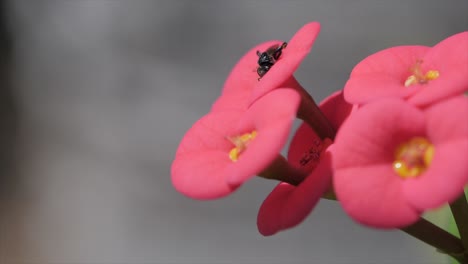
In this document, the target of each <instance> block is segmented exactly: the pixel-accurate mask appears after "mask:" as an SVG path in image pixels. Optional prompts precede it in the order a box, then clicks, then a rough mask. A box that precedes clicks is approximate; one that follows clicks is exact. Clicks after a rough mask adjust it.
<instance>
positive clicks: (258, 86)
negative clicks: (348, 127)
mask: <svg viewBox="0 0 468 264" xmlns="http://www.w3.org/2000/svg"><path fill="white" fill-rule="evenodd" d="M319 31H320V24H319V23H317V22H311V23H308V24H306V25H304V26H303V27H302V28H301V29H300V30H299V31H298V32H297V33H296V34H295V35H294V36H293V38H292V39H291V41H290V42H289V43H287V44H285V42H282V41H268V42H264V43H262V44H260V45H257V46H256V47H254V48H253V49H251V50H250V51H248V52H247V53H246V54H245V55H244V56H243V57H242V58H241V59H240V60H239V62H238V63H237V64H236V66H235V67H234V68H233V70H232V71H231V73H230V75H229V77H228V78H227V80H226V82H225V84H224V88H223V92H222V94H221V96H220V97H219V98H218V100H216V102H215V103H214V104H213V106H212V108H211V111H224V110H233V109H234V110H245V109H247V108H248V107H249V105H251V104H252V103H253V102H255V101H256V100H257V99H259V98H261V97H262V96H264V95H265V94H267V93H268V92H270V91H272V90H274V89H276V88H278V87H285V88H292V89H295V90H296V91H297V92H298V93H299V94H300V95H301V98H302V99H301V105H300V107H299V110H298V114H297V116H298V117H299V118H300V119H302V120H304V121H306V122H307V123H308V124H309V125H310V126H311V127H313V128H314V130H315V131H316V132H317V134H318V135H319V136H320V137H321V138H325V137H330V138H333V137H334V134H335V131H333V129H332V128H331V126H330V124H329V123H328V120H326V118H325V117H324V116H323V114H322V113H321V112H320V111H319V109H318V106H317V105H316V103H315V101H314V100H313V98H312V97H311V96H310V95H309V94H308V93H307V91H306V90H305V89H304V88H303V87H302V86H301V85H300V84H299V83H298V82H297V80H296V79H295V78H294V76H293V73H294V71H295V70H296V69H297V68H298V67H299V64H300V63H301V62H302V60H303V59H304V58H305V56H306V55H307V54H308V53H309V52H310V50H311V48H312V45H313V43H314V42H315V39H316V37H317V35H318V33H319ZM267 50H272V51H275V50H280V51H281V53H278V54H279V55H278V58H277V59H275V61H274V63H273V65H272V66H271V67H270V68H269V70H268V71H267V72H266V74H265V75H263V76H262V77H261V78H260V77H259V74H258V72H257V70H258V69H259V63H258V61H259V56H260V57H261V54H262V53H263V52H265V51H267ZM270 53H271V52H270Z"/></svg>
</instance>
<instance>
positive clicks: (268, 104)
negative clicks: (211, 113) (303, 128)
mask: <svg viewBox="0 0 468 264" xmlns="http://www.w3.org/2000/svg"><path fill="white" fill-rule="evenodd" d="M299 103H300V96H299V94H298V93H297V92H296V91H294V90H292V89H276V90H275V91H273V92H271V93H269V94H267V95H266V96H264V97H263V98H261V100H259V101H257V102H256V103H255V104H253V105H252V106H251V107H250V108H249V110H247V112H246V114H245V116H244V117H243V119H242V120H241V121H240V122H239V125H238V128H237V130H238V131H252V130H253V129H256V130H257V136H256V138H255V139H254V140H253V141H252V142H251V143H250V145H249V146H248V148H247V149H246V150H245V151H244V152H243V153H242V154H241V155H240V158H239V160H238V161H237V162H235V163H232V164H231V165H230V166H228V167H227V169H226V173H227V177H226V180H227V181H228V182H229V183H230V184H232V185H239V184H241V183H242V182H244V181H246V180H247V179H249V178H251V177H252V176H254V175H255V174H257V173H259V172H261V171H262V170H263V169H265V168H266V167H267V166H268V165H269V164H271V162H272V161H273V160H274V159H275V158H276V157H277V155H278V154H279V152H280V151H281V149H282V148H283V147H284V145H285V144H286V141H287V138H288V135H289V132H290V130H291V127H292V124H293V121H294V119H295V116H296V112H297V109H298V107H299ZM252 172H254V174H252Z"/></svg>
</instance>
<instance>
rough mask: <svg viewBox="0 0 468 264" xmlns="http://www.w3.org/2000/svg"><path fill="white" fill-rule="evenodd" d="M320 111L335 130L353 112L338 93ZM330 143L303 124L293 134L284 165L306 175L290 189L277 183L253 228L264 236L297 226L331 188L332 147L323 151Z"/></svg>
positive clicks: (340, 93) (288, 185)
mask: <svg viewBox="0 0 468 264" xmlns="http://www.w3.org/2000/svg"><path fill="white" fill-rule="evenodd" d="M320 109H321V110H322V111H323V112H324V114H325V116H326V117H327V118H328V119H329V120H330V121H331V123H332V125H333V126H334V128H335V129H338V128H339V126H340V125H341V123H343V122H344V120H345V119H346V118H347V117H348V116H349V115H350V114H351V113H352V112H353V110H354V109H355V108H354V107H353V106H352V105H350V104H349V103H347V102H345V101H344V98H343V93H342V91H339V92H336V93H334V94H332V95H331V96H329V97H328V98H326V99H325V100H324V101H323V102H322V103H321V104H320ZM330 144H331V140H329V139H327V140H325V141H322V140H321V139H320V137H318V136H317V134H316V133H315V132H314V130H313V129H312V128H310V127H309V126H308V125H307V124H305V123H304V124H302V125H301V126H300V127H299V129H298V130H297V132H296V134H295V135H294V138H293V139H292V141H291V145H290V148H289V151H288V161H289V163H290V164H291V165H292V166H293V167H296V168H298V169H300V170H302V171H303V172H305V173H307V174H309V175H308V176H307V177H306V178H305V179H304V181H303V182H302V183H300V184H299V185H298V186H294V185H291V184H288V183H280V184H279V185H278V186H276V188H275V189H274V190H273V191H272V192H271V193H270V195H269V196H268V197H267V198H266V199H265V201H264V202H263V204H262V206H261V207H260V210H259V213H258V218H257V226H258V230H259V232H260V233H261V234H262V235H264V236H270V235H273V234H275V233H277V232H278V231H281V230H284V229H288V228H291V227H294V226H296V225H298V224H300V223H301V222H302V221H303V220H304V219H305V218H306V217H307V216H308V215H309V214H310V212H311V211H312V210H313V208H314V207H315V205H316V204H317V202H318V201H319V199H320V198H321V197H322V196H323V195H324V193H325V192H326V191H328V190H329V188H330V187H331V177H332V169H331V156H332V153H333V150H332V149H333V147H332V146H331V147H329V148H328V149H327V147H328V146H329V145H330Z"/></svg>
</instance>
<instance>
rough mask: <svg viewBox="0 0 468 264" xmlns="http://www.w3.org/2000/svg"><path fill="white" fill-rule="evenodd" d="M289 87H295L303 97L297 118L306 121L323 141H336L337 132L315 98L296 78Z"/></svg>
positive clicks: (288, 84)
mask: <svg viewBox="0 0 468 264" xmlns="http://www.w3.org/2000/svg"><path fill="white" fill-rule="evenodd" d="M286 85H287V87H294V89H295V90H296V91H297V92H298V93H299V94H300V95H301V104H300V106H299V110H298V112H297V117H298V118H299V119H302V120H304V122H306V123H307V124H308V125H309V126H310V127H311V128H313V129H314V131H315V133H317V135H318V136H319V137H320V138H321V139H322V140H324V139H326V138H329V139H331V140H334V139H335V135H336V131H335V129H334V128H333V125H332V124H331V123H330V121H329V120H328V119H327V117H326V116H325V115H324V114H323V113H322V111H321V110H320V108H319V107H318V105H317V103H316V102H315V101H314V98H313V97H312V96H311V95H310V94H309V93H308V92H307V91H306V90H305V89H304V87H302V86H301V85H300V84H299V82H297V80H296V79H295V78H290V79H289V80H288V81H287V83H286Z"/></svg>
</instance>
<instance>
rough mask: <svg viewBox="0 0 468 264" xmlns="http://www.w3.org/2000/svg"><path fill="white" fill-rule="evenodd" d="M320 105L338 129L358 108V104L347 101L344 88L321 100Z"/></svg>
mask: <svg viewBox="0 0 468 264" xmlns="http://www.w3.org/2000/svg"><path fill="white" fill-rule="evenodd" d="M319 107H320V110H322V112H323V114H324V115H325V116H326V117H327V119H328V120H329V121H330V123H331V124H332V125H333V128H335V129H336V130H338V129H339V128H340V126H341V124H342V123H343V122H344V121H345V120H346V118H348V116H349V115H351V113H353V112H354V111H355V110H357V106H353V105H352V104H350V103H348V102H346V101H345V99H344V95H343V90H339V91H336V92H334V93H333V94H331V95H330V96H328V97H327V98H325V99H324V100H323V101H322V102H320V105H319Z"/></svg>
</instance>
